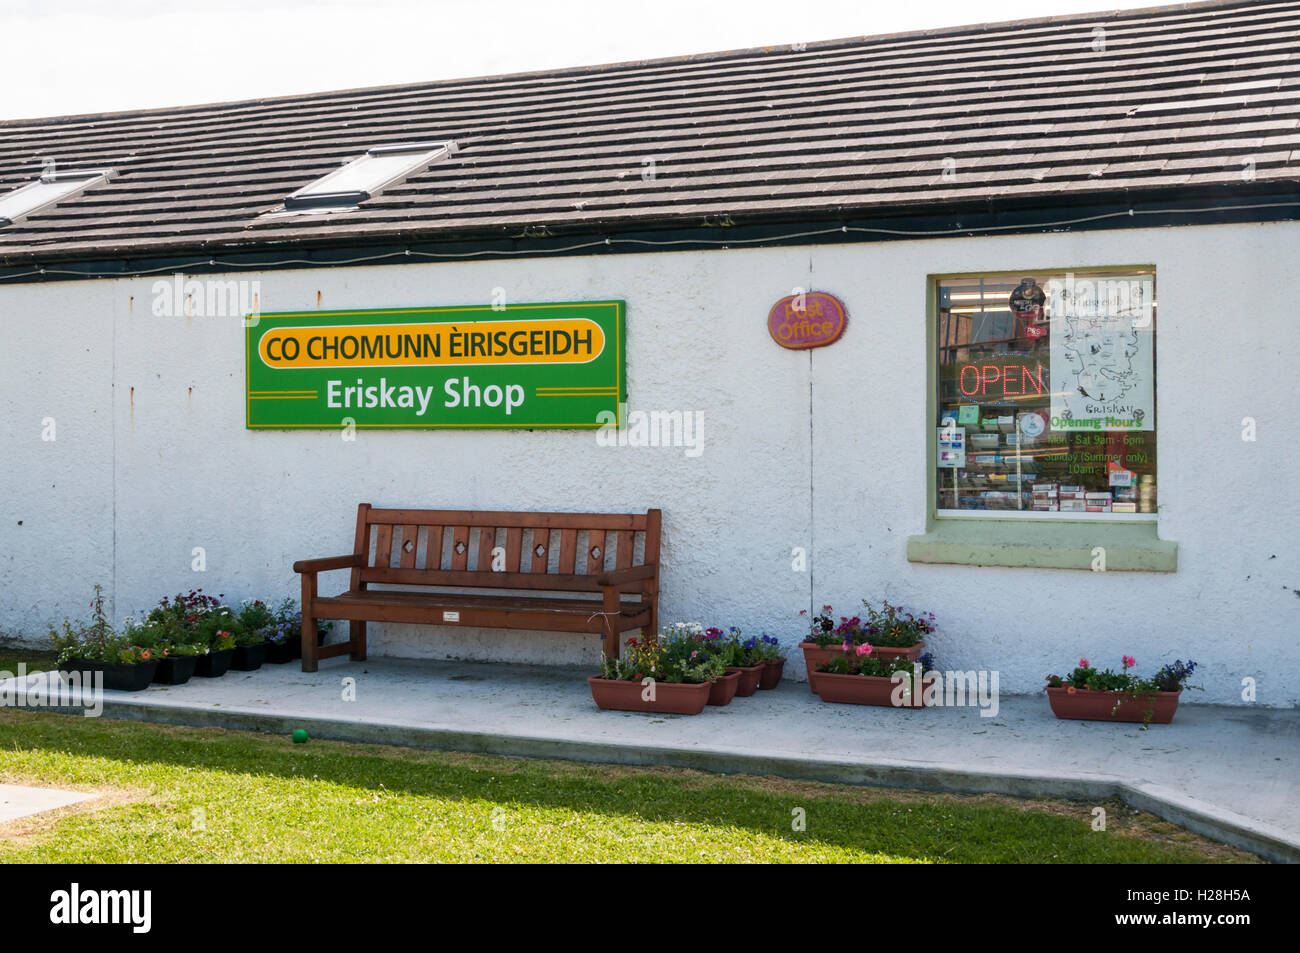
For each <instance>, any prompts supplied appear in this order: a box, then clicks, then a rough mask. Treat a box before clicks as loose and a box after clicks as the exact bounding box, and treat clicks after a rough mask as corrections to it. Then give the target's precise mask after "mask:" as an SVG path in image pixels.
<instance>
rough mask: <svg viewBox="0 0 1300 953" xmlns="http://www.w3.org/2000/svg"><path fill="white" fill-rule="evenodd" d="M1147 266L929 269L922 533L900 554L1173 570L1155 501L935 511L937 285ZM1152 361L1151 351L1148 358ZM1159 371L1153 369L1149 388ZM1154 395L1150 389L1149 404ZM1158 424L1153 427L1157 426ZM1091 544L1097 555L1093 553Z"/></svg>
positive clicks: (1174, 549) (921, 559)
mask: <svg viewBox="0 0 1300 953" xmlns="http://www.w3.org/2000/svg"><path fill="white" fill-rule="evenodd" d="M1139 270H1150V271H1152V272H1153V273H1155V274H1156V278H1157V280H1158V278H1159V271H1158V269H1157V267H1156V265H1155V264H1153V263H1146V264H1125V265H1097V266H1093V265H1085V264H1074V265H1070V266H1066V267H1052V268H1042V267H1024V266H1019V268H1018V270H1017V269H1016V268H1003V269H998V270H990V269H986V270H981V271H970V272H955V273H944V274H931V275H928V276H927V277H926V293H925V329H926V332H925V348H926V357H925V362H926V363H925V367H926V373H925V388H926V398H925V414H926V418H925V419H926V429H925V464H926V482H925V532H924V533H923V534H918V535H914V536H910V537H909V538H908V541H907V559H908V561H909V562H915V563H945V564H955V565H971V566H1006V567H1025V568H1042V569H1087V570H1094V571H1095V570H1096V569H1097V568H1098V566H1099V555H1100V557H1101V559H1103V560H1104V562H1100V565H1101V566H1104V568H1105V569H1106V570H1108V571H1147V572H1175V571H1176V570H1177V567H1178V544H1177V543H1176V542H1173V541H1171V540H1164V539H1161V538H1160V536H1159V522H1160V504H1159V502H1157V505H1156V512H1155V513H1154V514H1146V513H1142V514H1124V515H1136V516H1141V517H1143V518H1142V519H1138V520H1134V519H1113V518H1112V519H1105V520H1098V519H1096V518H1087V515H1086V514H1083V515H1082V516H1083V518H1080V517H1078V516H1075V515H1073V514H1071V515H1064V514H1060V513H1037V514H1032V516H1027V515H1026V514H1023V513H1017V514H1015V515H1009V514H1008V513H1004V512H1001V511H996V510H993V511H972V512H970V513H966V512H954V511H947V510H945V511H943V512H940V510H939V501H938V497H939V494H938V446H937V441H936V439H935V433H936V428H937V426H938V424H937V421H938V419H939V309H938V300H939V293H938V289H939V283H940V282H941V281H946V280H949V279H970V278H980V277H988V276H989V275H1002V274H1010V273H1012V272H1013V271H1016V273H1020V272H1023V273H1024V274H1053V275H1056V274H1066V273H1069V272H1074V273H1075V274H1078V273H1081V272H1087V273H1088V274H1098V275H1102V274H1129V273H1132V272H1134V271H1139ZM1156 359H1157V361H1158V360H1159V353H1158V352H1157V356H1156ZM1159 379H1160V375H1159V373H1158V372H1157V374H1156V380H1157V387H1158V386H1159V383H1158V382H1159ZM1158 400H1159V396H1158V394H1157V402H1158ZM1157 426H1158V424H1157ZM1098 549H1101V550H1102V551H1103V552H1102V553H1101V554H1099V553H1098V552H1097V550H1098Z"/></svg>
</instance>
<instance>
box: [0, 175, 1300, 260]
mask: <svg viewBox="0 0 1300 953" xmlns="http://www.w3.org/2000/svg"><path fill="white" fill-rule="evenodd" d="M1121 200H1122V201H1121ZM1288 221H1300V182H1282V183H1271V184H1267V185H1265V184H1261V183H1257V184H1255V185H1254V186H1248V185H1237V186H1231V187H1225V186H1211V187H1201V188H1182V189H1160V190H1152V191H1151V192H1149V193H1146V194H1142V195H1139V194H1136V193H1127V194H1119V193H1117V194H1116V195H1115V196H1113V197H1111V199H1110V201H1108V202H1105V203H1103V202H1098V201H1092V202H1088V201H1081V200H1079V201H1074V202H1069V203H1067V202H1065V201H1061V202H1058V203H1056V204H1054V205H1051V206H1046V205H1043V204H1041V200H1039V201H1035V200H1029V199H1025V200H1004V201H1003V202H1002V203H1001V204H1000V205H999V204H998V203H994V202H973V203H966V204H963V205H961V206H957V205H947V206H934V205H925V206H921V207H915V208H909V209H893V210H881V211H880V212H877V213H874V214H865V213H861V212H859V213H856V214H853V213H837V212H835V211H830V210H828V211H827V212H826V213H824V214H823V215H821V216H809V215H804V216H802V217H795V216H791V217H787V218H781V219H775V218H766V219H764V220H752V221H751V220H746V219H739V220H733V219H732V218H731V217H728V216H723V217H721V220H719V217H717V216H711V217H710V220H709V221H707V222H701V221H700V220H699V219H694V220H692V221H691V223H689V224H686V223H682V222H677V223H672V222H658V223H641V224H639V225H627V224H624V225H621V226H619V227H612V226H611V227H606V228H603V229H590V228H589V229H585V230H577V229H575V230H574V231H571V232H564V233H561V234H554V233H546V232H545V230H542V233H541V234H535V233H534V232H533V231H531V230H529V232H528V234H526V235H519V234H514V235H507V234H503V233H502V232H501V231H499V230H498V231H497V232H495V233H479V234H474V235H468V234H466V235H450V236H442V237H432V236H426V237H419V236H414V237H411V238H410V239H403V238H402V237H400V236H398V237H389V238H382V239H376V240H374V241H368V242H360V241H356V240H335V241H329V240H323V241H316V242H310V243H308V242H299V243H294V244H292V245H277V246H275V248H274V249H272V248H270V247H265V246H264V247H257V246H252V247H244V248H238V249H237V248H232V247H230V246H225V247H221V248H215V247H197V248H177V249H173V250H168V251H164V252H158V253H156V254H151V255H129V254H123V255H122V256H118V257H113V258H107V259H105V258H96V259H93V260H90V259H83V260H72V259H69V258H67V257H65V258H64V259H63V260H59V259H58V258H56V257H53V256H52V257H51V258H50V259H47V260H45V261H39V260H38V261H32V260H28V259H26V258H24V259H23V260H10V261H4V260H0V285H3V284H22V283H31V282H42V281H76V280H94V279H100V278H123V277H157V276H160V275H167V274H172V273H175V272H183V273H185V274H189V275H198V274H229V273H232V272H250V271H277V270H284V269H302V268H342V267H361V266H367V265H392V264H414V263H417V262H418V263H434V262H455V261H490V260H511V259H514V260H530V259H537V258H548V257H572V256H574V255H601V254H647V253H652V252H655V251H660V252H682V251H701V250H724V249H739V248H772V247H782V246H808V245H838V244H864V243H870V242H881V241H909V240H910V241H915V240H933V239H938V238H969V237H990V236H1003V235H1026V234H1045V233H1053V232H1067V231H1099V230H1108V229H1128V228H1157V227H1176V226H1184V227H1185V226H1193V225H1223V224H1263V223H1269V222H1288ZM50 251H51V252H55V253H56V254H57V251H56V249H55V248H54V247H51V248H50Z"/></svg>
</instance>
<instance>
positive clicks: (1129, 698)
mask: <svg viewBox="0 0 1300 953" xmlns="http://www.w3.org/2000/svg"><path fill="white" fill-rule="evenodd" d="M1181 694H1182V692H1156V693H1155V694H1152V695H1134V694H1132V693H1131V692H1094V691H1089V690H1088V689H1086V688H1079V689H1075V692H1074V694H1073V695H1071V694H1070V691H1069V689H1068V688H1066V687H1065V686H1064V685H1062V686H1061V687H1060V688H1050V687H1049V688H1048V689H1047V700H1048V702H1050V703H1051V705H1052V714H1053V715H1055V716H1056V717H1057V718H1065V719H1078V720H1080V721H1138V722H1145V721H1146V720H1147V712H1150V713H1151V721H1152V722H1153V723H1154V724H1157V725H1167V724H1169V723H1170V722H1171V721H1173V720H1174V712H1176V711H1177V710H1178V696H1179V695H1181Z"/></svg>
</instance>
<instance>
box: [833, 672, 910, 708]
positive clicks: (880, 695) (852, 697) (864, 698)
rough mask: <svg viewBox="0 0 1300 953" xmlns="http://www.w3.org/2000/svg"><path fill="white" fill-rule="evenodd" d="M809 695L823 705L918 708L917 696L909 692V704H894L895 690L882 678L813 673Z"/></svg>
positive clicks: (891, 684) (892, 684)
mask: <svg viewBox="0 0 1300 953" xmlns="http://www.w3.org/2000/svg"><path fill="white" fill-rule="evenodd" d="M810 678H811V679H812V683H813V691H814V692H816V693H817V694H818V696H820V697H821V700H822V701H824V702H835V703H838V704H846V705H880V706H881V707H883V708H920V707H922V705H921V693H920V691H913V693H912V696H911V700H910V703H909V704H906V705H895V704H894V689H895V688H896V687H897V686H896V685H895V684H894V680H893V679H892V678H886V677H884V676H883V675H879V676H877V675H832V674H830V673H829V672H813V673H812V674H811V676H810Z"/></svg>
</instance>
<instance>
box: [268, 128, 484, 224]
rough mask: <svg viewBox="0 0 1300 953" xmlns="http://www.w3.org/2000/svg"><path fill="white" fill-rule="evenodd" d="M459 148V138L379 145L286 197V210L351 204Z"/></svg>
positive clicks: (342, 206) (421, 170)
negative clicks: (444, 140) (447, 140)
mask: <svg viewBox="0 0 1300 953" xmlns="http://www.w3.org/2000/svg"><path fill="white" fill-rule="evenodd" d="M457 151H459V150H458V149H457V147H456V143H455V142H421V143H413V144H410V145H399V146H379V147H377V148H375V149H371V150H370V151H369V152H367V153H366V154H365V155H363V156H362V157H361V158H359V159H353V160H352V161H351V162H349V163H348V164H347V165H345V166H343V168H341V169H337V170H335V171H334V172H331V173H330V174H329V175H327V176H324V177H323V178H320V179H317V180H316V181H315V182H313V183H312V184H311V185H308V186H305V187H303V188H301V189H299V190H298V191H297V192H294V193H293V194H292V195H290V196H289V197H288V198H286V199H285V200H284V207H285V210H286V211H296V210H298V209H313V208H350V207H352V206H354V205H356V204H357V203H358V202H364V201H366V199H369V198H373V197H374V196H376V195H378V194H379V193H380V192H382V191H383V190H384V189H386V188H388V187H389V186H390V185H393V184H395V183H397V182H401V181H402V180H404V179H405V178H407V176H409V175H411V174H413V173H415V172H423V171H424V170H425V169H427V168H428V167H429V166H431V165H433V163H435V162H437V161H438V160H439V159H445V158H447V157H448V156H453V155H455V154H456V153H457Z"/></svg>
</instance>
